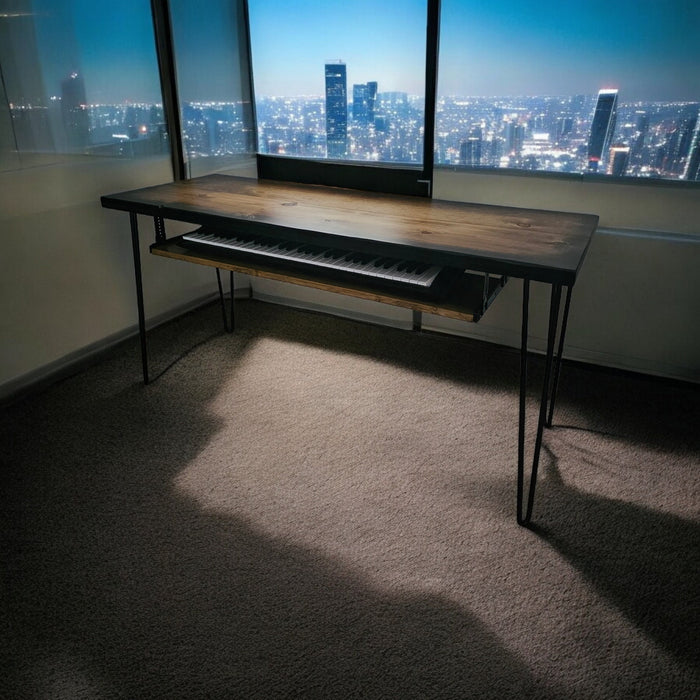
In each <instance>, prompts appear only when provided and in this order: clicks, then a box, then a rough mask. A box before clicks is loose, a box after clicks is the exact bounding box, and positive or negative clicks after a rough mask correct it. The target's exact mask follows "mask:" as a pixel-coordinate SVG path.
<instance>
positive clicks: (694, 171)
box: [683, 119, 700, 180]
mask: <svg viewBox="0 0 700 700" xmlns="http://www.w3.org/2000/svg"><path fill="white" fill-rule="evenodd" d="M683 178H684V179H685V180H700V119H698V120H697V122H696V124H695V132H694V133H693V139H692V141H691V144H690V152H689V153H688V160H687V161H686V164H685V172H684V173H683Z"/></svg>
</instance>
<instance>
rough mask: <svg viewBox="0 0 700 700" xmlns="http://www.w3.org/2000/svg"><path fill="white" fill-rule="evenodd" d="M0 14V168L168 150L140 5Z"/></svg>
mask: <svg viewBox="0 0 700 700" xmlns="http://www.w3.org/2000/svg"><path fill="white" fill-rule="evenodd" d="M11 6H12V11H7V12H3V13H2V15H1V16H0V71H1V74H2V83H3V91H4V94H0V98H2V101H0V168H2V169H5V170H7V169H12V168H16V167H27V166H31V165H35V164H44V163H50V162H56V161H57V160H61V159H62V157H61V155H59V154H81V155H101V156H121V157H137V156H148V155H155V154H161V153H167V152H168V141H167V134H166V130H165V122H164V118H163V110H162V98H161V93H160V82H159V77H158V64H157V60H156V55H155V47H154V41H153V25H152V20H151V9H150V3H149V2H148V0H122V1H121V2H119V3H96V2H93V1H92V0H33V1H32V0H17V1H16V2H13V3H11Z"/></svg>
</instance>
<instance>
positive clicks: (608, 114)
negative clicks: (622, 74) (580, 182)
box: [588, 89, 617, 173]
mask: <svg viewBox="0 0 700 700" xmlns="http://www.w3.org/2000/svg"><path fill="white" fill-rule="evenodd" d="M616 120H617V90H615V89H605V90H600V91H599V92H598V102H597V104H596V107H595V114H594V115H593V123H592V124H591V135H590V137H589V139H588V171H589V172H593V173H595V172H598V166H599V165H600V164H601V160H602V159H603V157H604V156H607V153H608V149H609V148H610V145H611V141H612V137H613V133H614V131H615V122H616Z"/></svg>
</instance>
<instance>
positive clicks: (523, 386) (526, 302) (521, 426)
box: [517, 279, 530, 525]
mask: <svg viewBox="0 0 700 700" xmlns="http://www.w3.org/2000/svg"><path fill="white" fill-rule="evenodd" d="M529 307H530V280H528V279H524V280H523V319H522V329H521V334H520V409H519V413H518V497H517V518H518V523H519V524H520V525H522V524H523V519H522V515H521V513H522V504H523V489H524V480H525V477H524V472H525V469H524V467H525V394H526V391H527V327H528V310H529Z"/></svg>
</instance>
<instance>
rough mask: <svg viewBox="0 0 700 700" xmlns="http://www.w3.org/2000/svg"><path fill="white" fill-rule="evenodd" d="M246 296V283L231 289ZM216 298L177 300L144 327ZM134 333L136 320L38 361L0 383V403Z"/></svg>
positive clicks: (74, 367) (48, 381) (238, 295)
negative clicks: (46, 360) (43, 362)
mask: <svg viewBox="0 0 700 700" xmlns="http://www.w3.org/2000/svg"><path fill="white" fill-rule="evenodd" d="M249 296H250V290H249V289H248V288H247V287H245V288H241V289H236V290H235V293H234V298H248V297H249ZM218 299H219V295H218V293H214V294H206V295H204V296H200V297H197V298H196V299H192V300H191V301H189V302H187V303H185V304H180V305H178V306H176V307H174V308H172V309H169V310H168V311H165V312H163V313H161V314H157V315H155V316H151V317H150V318H149V319H148V321H147V328H148V330H151V329H153V328H156V327H158V326H160V325H162V324H164V323H167V322H168V321H172V320H173V319H174V318H177V317H178V316H182V315H183V314H186V313H188V312H190V311H194V310H195V309H198V308H200V307H201V306H205V305H206V304H210V303H212V302H213V301H218ZM138 333H139V327H138V323H136V324H134V325H132V326H128V327H127V328H124V329H123V330H121V331H119V332H117V333H113V334H111V335H108V336H106V337H104V338H102V339H100V340H98V341H97V342H95V343H91V344H89V345H86V346H84V347H82V348H80V349H79V350H75V351H74V352H71V353H68V354H67V355H64V356H63V357H60V358H59V359H57V360H54V361H53V362H49V363H48V364H46V365H42V366H41V367H38V368H37V369H34V370H32V371H31V372H27V373H26V374H23V375H21V376H19V377H16V378H14V379H11V380H9V381H7V382H4V383H2V384H0V405H5V404H9V403H13V402H14V401H17V400H18V399H20V398H22V397H24V396H27V395H29V394H34V393H37V392H39V391H42V390H43V389H45V388H46V387H48V386H50V385H51V384H54V383H56V382H57V381H60V380H61V379H64V378H65V377H68V376H70V375H71V374H75V373H76V372H78V371H80V369H82V368H83V367H86V366H88V365H90V364H93V363H95V362H97V361H98V360H99V359H100V358H101V357H102V356H103V355H104V354H105V353H107V352H109V351H110V350H111V349H113V348H114V347H116V346H117V345H119V343H123V342H124V341H125V340H128V339H129V338H132V337H135V336H137V335H138Z"/></svg>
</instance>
